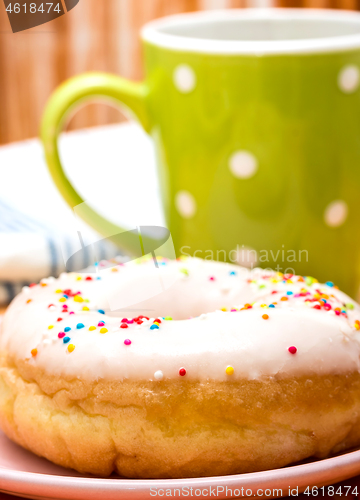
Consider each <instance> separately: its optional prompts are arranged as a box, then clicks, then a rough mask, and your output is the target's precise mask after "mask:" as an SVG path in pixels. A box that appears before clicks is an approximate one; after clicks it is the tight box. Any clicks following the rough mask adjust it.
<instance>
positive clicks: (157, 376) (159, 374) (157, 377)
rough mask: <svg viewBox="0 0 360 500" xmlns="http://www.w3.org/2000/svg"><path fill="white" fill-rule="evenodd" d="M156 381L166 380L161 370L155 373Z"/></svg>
mask: <svg viewBox="0 0 360 500" xmlns="http://www.w3.org/2000/svg"><path fill="white" fill-rule="evenodd" d="M154 378H155V380H162V379H163V378H164V374H163V372H162V371H161V370H158V371H156V372H155V373H154Z"/></svg>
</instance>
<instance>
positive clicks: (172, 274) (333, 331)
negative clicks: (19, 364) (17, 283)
mask: <svg viewBox="0 0 360 500" xmlns="http://www.w3.org/2000/svg"><path fill="white" fill-rule="evenodd" d="M113 269H116V270H117V272H113ZM113 269H111V268H106V269H104V270H102V271H100V272H98V273H97V274H94V273H93V274H91V273H90V272H88V273H87V274H81V275H79V274H76V273H69V274H62V275H61V276H60V278H59V279H57V280H54V279H50V280H49V279H48V280H43V281H42V283H41V284H39V285H36V286H33V287H31V288H30V289H28V288H25V289H24V290H23V292H22V293H20V294H19V295H18V296H17V297H16V298H15V300H14V301H13V302H12V304H11V305H10V307H9V308H8V310H7V312H6V314H5V317H4V321H3V324H2V332H1V336H0V348H1V349H2V350H5V351H6V352H8V353H9V354H10V355H12V356H14V357H16V358H18V359H24V360H25V359H28V360H29V363H32V364H34V365H35V366H38V367H39V368H41V369H44V370H45V371H46V372H47V373H49V374H52V375H63V376H70V377H78V378H81V379H86V380H97V379H100V378H104V379H111V380H114V379H115V380H123V379H124V378H130V379H136V380H153V381H154V383H160V380H166V379H169V378H173V379H174V378H181V379H184V380H185V379H200V380H210V379H212V380H214V379H215V380H224V381H225V380H236V379H238V378H246V379H259V378H261V377H262V376H282V377H286V376H294V375H304V374H308V375H309V376H310V375H311V374H313V373H317V374H332V373H346V372H352V371H359V370H360V360H359V359H360V358H359V355H360V331H359V330H358V329H357V328H356V327H355V321H356V320H358V319H360V306H359V305H358V304H356V303H355V302H354V301H353V300H351V299H350V298H349V297H348V296H347V295H345V294H344V293H342V292H341V291H339V290H337V289H335V288H333V287H330V286H327V285H319V283H312V284H311V283H309V284H306V283H305V282H303V281H299V277H292V278H291V279H290V280H286V279H283V277H282V276H280V275H279V274H278V273H275V272H268V271H264V270H261V269H255V270H253V271H249V270H246V269H244V268H241V267H238V266H234V265H230V264H222V263H216V262H210V261H203V260H200V259H193V258H188V259H186V260H181V261H166V262H165V261H160V265H159V267H158V268H156V267H155V266H154V263H153V261H152V260H146V261H142V262H141V264H139V262H130V263H127V264H125V265H118V266H116V267H115V268H113ZM86 277H92V279H91V280H86V279H85V278H86ZM159 277H161V279H160V278H159ZM79 278H80V279H79ZM212 278H214V279H212ZM300 280H302V278H300ZM310 281H311V280H310ZM66 289H71V291H72V293H75V292H81V294H80V295H78V296H79V297H82V298H83V299H84V301H83V302H78V301H75V300H74V297H73V296H69V297H68V298H66V300H65V302H60V301H59V299H62V298H63V291H64V290H66ZM58 290H60V291H61V292H59V291H58ZM163 290H164V291H163ZM301 290H302V292H301ZM316 290H320V292H322V293H325V294H326V295H328V298H327V299H326V300H327V302H328V303H329V304H330V305H331V309H330V310H328V311H327V310H325V309H324V307H322V308H321V309H320V310H318V309H316V308H315V307H314V306H316V305H320V304H323V303H321V302H317V301H316V298H318V296H317V295H315V294H317V293H318V292H317V291H316ZM300 292H301V293H303V295H302V296H297V295H298V294H299V293H300ZM305 293H307V295H305ZM146 297H148V298H146ZM282 297H286V298H287V299H288V300H281V298H282ZM309 299H311V300H313V301H312V302H309ZM29 300H30V302H28V301H29ZM80 300H81V299H80ZM273 302H277V304H276V305H275V307H268V306H269V305H270V304H272V303H273ZM245 303H251V304H252V305H253V306H252V308H251V309H246V310H239V309H241V308H242V307H243V306H244V304H245ZM51 304H52V305H51ZM63 304H65V306H67V311H68V312H62V308H63ZM264 304H265V305H266V306H265V307H263V305H264ZM344 304H351V307H353V309H350V307H344ZM114 305H116V306H117V307H118V308H120V307H121V308H122V309H120V310H119V309H118V310H116V311H111V310H110V309H113V306H114ZM49 306H50V307H49ZM84 306H85V307H86V308H88V309H89V311H83V310H82V309H83V307H84ZM110 306H112V307H110ZM223 307H224V308H226V309H227V311H226V312H224V311H221V310H219V309H220V308H223ZM234 307H235V308H236V309H237V311H233V312H231V311H230V309H231V308H234ZM337 307H339V308H340V309H341V310H344V311H346V315H344V314H341V313H340V315H337V314H336V313H335V311H334V310H335V308H337ZM98 309H104V310H105V309H106V314H101V313H100V312H98ZM70 312H73V314H70ZM140 314H142V315H146V316H148V317H149V318H150V319H149V320H144V321H143V323H142V324H141V325H139V324H137V323H131V324H128V327H127V328H120V324H121V318H123V317H127V318H132V317H135V316H139V315H140ZM264 314H267V315H268V316H269V318H268V319H263V315H264ZM164 316H172V317H173V318H174V319H173V320H172V321H170V320H164V319H163V317H164ZM159 317H160V318H161V324H160V325H159V328H158V329H150V327H151V325H153V320H154V318H159ZM58 318H62V321H57V319H58ZM185 318H190V319H185ZM99 321H104V322H105V325H104V328H106V330H107V332H106V333H104V334H102V333H100V328H101V327H99V326H97V325H98V323H99ZM79 323H82V324H83V325H84V327H83V328H81V329H78V328H77V324H79ZM51 325H53V328H51V329H49V326H51ZM90 326H96V329H95V330H93V331H89V327H90ZM65 327H70V328H71V330H70V331H69V332H68V333H66V336H68V337H70V338H71V340H70V341H69V343H68V344H64V341H63V339H59V338H58V333H59V332H64V328H65ZM126 339H130V340H131V344H130V345H125V344H124V341H125V340H126ZM70 344H73V345H74V346H75V350H74V351H73V352H69V351H68V346H69V345H70ZM290 346H295V347H296V348H297V353H296V354H290V352H289V351H288V348H289V347H290ZM34 348H36V349H37V354H36V356H32V355H31V350H32V349H34ZM227 366H232V367H233V368H234V373H233V374H232V375H227V374H226V372H225V369H226V367H227ZM181 367H184V368H185V369H186V376H185V377H179V369H180V368H181Z"/></svg>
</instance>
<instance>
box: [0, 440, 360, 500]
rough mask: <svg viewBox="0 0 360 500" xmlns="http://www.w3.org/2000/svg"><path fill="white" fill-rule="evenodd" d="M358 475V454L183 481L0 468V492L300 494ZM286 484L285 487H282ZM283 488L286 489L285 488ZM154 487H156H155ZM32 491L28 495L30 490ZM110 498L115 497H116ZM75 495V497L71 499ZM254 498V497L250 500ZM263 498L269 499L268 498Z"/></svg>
mask: <svg viewBox="0 0 360 500" xmlns="http://www.w3.org/2000/svg"><path fill="white" fill-rule="evenodd" d="M359 472H360V450H355V451H351V452H348V453H345V454H342V455H340V456H336V457H331V458H326V459H323V460H318V461H316V462H311V463H306V464H300V465H294V466H289V467H284V468H281V469H271V470H267V471H260V472H251V473H246V474H234V475H229V476H213V477H198V478H184V479H122V478H119V479H118V478H116V479H115V478H98V477H71V476H60V475H56V474H44V473H39V472H25V471H16V470H15V469H7V468H5V467H2V466H0V491H4V492H6V493H13V494H14V493H15V494H16V493H17V494H20V495H21V494H29V492H30V494H34V495H35V496H38V497H39V498H41V497H44V498H45V497H46V498H55V497H53V494H55V493H56V495H57V496H56V498H64V499H65V498H69V496H68V493H69V492H71V495H72V498H74V499H77V498H84V497H83V496H82V495H81V494H82V493H85V494H86V498H88V499H89V500H90V499H92V498H95V496H93V495H91V493H96V492H99V491H100V490H101V491H102V492H106V493H107V498H108V499H109V500H110V499H112V498H119V495H121V494H124V495H126V498H127V499H128V498H140V496H139V494H144V493H147V497H149V496H150V488H151V487H153V488H155V487H157V488H164V489H165V488H168V489H175V488H179V489H181V488H184V487H191V486H193V487H195V484H196V486H197V488H206V487H207V488H209V487H210V486H213V487H215V486H224V485H227V486H228V487H232V488H238V487H240V488H241V487H244V488H245V487H247V488H249V489H254V487H255V488H259V487H262V486H263V487H264V488H265V487H266V488H270V489H282V490H283V491H284V490H286V491H287V488H288V487H290V488H296V487H298V488H299V493H301V492H302V491H303V489H305V488H306V487H307V486H310V487H311V486H318V487H321V486H327V485H330V484H334V483H337V482H339V481H343V480H346V479H350V478H353V477H354V476H356V474H358V473H359ZM284 481H285V483H284ZM285 484H286V486H284V485H285ZM155 485H156V486H155ZM29 487H31V488H32V489H31V491H30V490H29ZM224 493H225V492H223V494H220V495H216V498H229V497H226V496H225V494H224ZM89 494H90V496H89ZM111 494H116V497H115V496H114V495H111ZM74 495H75V496H74ZM252 498H254V496H252ZM266 498H272V497H271V496H267V497H266Z"/></svg>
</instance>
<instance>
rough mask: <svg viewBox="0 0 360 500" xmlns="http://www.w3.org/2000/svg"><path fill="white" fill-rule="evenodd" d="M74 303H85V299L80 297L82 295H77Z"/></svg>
mask: <svg viewBox="0 0 360 500" xmlns="http://www.w3.org/2000/svg"><path fill="white" fill-rule="evenodd" d="M74 302H84V299H83V298H82V297H80V295H75V296H74Z"/></svg>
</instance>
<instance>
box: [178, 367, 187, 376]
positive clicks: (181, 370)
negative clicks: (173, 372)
mask: <svg viewBox="0 0 360 500" xmlns="http://www.w3.org/2000/svg"><path fill="white" fill-rule="evenodd" d="M179 375H180V377H184V376H185V375H186V370H185V368H180V370H179Z"/></svg>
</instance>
